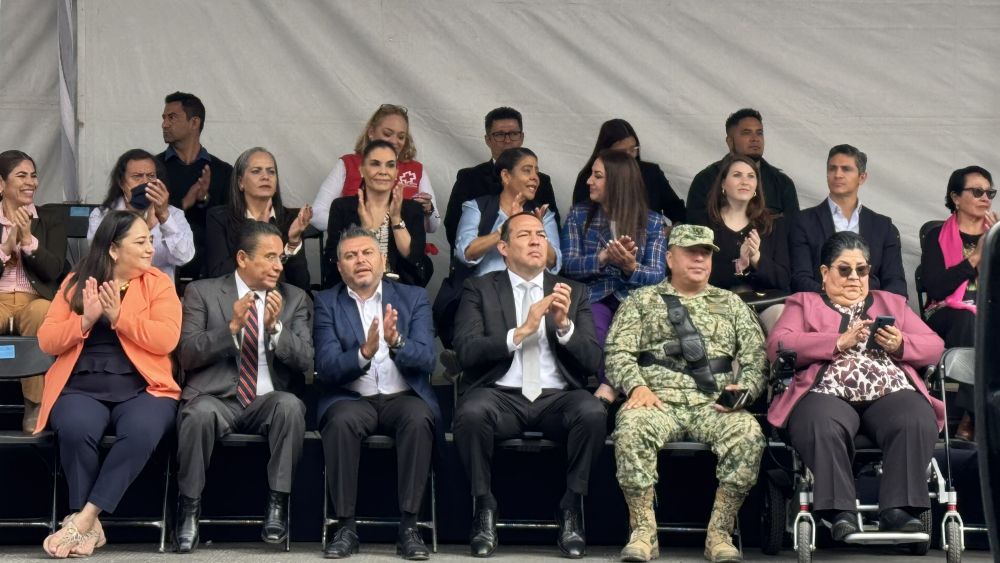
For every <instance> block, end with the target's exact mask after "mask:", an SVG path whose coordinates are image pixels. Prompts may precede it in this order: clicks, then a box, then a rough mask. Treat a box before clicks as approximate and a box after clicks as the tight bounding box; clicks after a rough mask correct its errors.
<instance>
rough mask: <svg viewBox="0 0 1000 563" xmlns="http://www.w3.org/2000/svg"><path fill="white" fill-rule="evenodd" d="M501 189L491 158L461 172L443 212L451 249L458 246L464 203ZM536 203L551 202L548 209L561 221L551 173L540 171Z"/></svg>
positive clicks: (557, 220)
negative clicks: (457, 238)
mask: <svg viewBox="0 0 1000 563" xmlns="http://www.w3.org/2000/svg"><path fill="white" fill-rule="evenodd" d="M502 191H503V186H502V185H501V184H500V176H499V175H498V174H497V173H496V169H495V167H494V166H493V161H491V160H487V161H486V162H484V163H482V164H479V165H476V166H473V167H471V168H463V169H461V170H459V171H458V176H457V177H456V178H455V185H454V187H452V188H451V197H449V198H448V208H447V209H446V210H445V213H444V230H445V234H446V235H447V236H448V244H450V245H451V246H452V248H454V247H455V237H456V236H457V232H458V222H459V221H460V220H461V219H462V204H463V203H465V202H467V201H469V200H472V199H476V198H477V197H482V196H484V195H499V194H500V192H502ZM535 202H536V203H537V204H538V205H546V204H548V206H549V209H551V210H552V212H553V213H555V214H556V223H557V224H558V223H559V208H558V207H556V194H555V192H554V191H552V178H549V175H548V174H542V173H541V172H539V173H538V192H536V194H535Z"/></svg>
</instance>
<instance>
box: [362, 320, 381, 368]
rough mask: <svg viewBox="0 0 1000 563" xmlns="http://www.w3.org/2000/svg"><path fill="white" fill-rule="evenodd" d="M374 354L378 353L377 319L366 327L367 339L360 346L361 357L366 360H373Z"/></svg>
mask: <svg viewBox="0 0 1000 563" xmlns="http://www.w3.org/2000/svg"><path fill="white" fill-rule="evenodd" d="M376 352H378V317H375V318H374V319H372V324H370V325H369V326H368V335H367V338H366V339H365V342H364V344H362V345H361V355H362V356H363V357H364V359H366V360H370V359H372V358H374V357H375V353H376Z"/></svg>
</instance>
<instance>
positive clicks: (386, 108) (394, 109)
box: [378, 104, 408, 115]
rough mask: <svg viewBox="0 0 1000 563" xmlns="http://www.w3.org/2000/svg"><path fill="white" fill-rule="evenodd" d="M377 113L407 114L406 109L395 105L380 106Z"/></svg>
mask: <svg viewBox="0 0 1000 563" xmlns="http://www.w3.org/2000/svg"><path fill="white" fill-rule="evenodd" d="M378 111H379V112H383V111H384V112H387V113H399V114H402V115H406V114H407V113H408V111H407V109H406V108H405V107H403V106H397V105H396V104H382V105H380V106H379V107H378Z"/></svg>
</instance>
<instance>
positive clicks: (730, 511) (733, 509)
mask: <svg viewBox="0 0 1000 563" xmlns="http://www.w3.org/2000/svg"><path fill="white" fill-rule="evenodd" d="M744 496H745V495H743V494H742V493H737V492H735V491H733V490H732V489H730V488H728V487H726V486H724V485H719V488H718V489H717V490H716V491H715V505H713V506H712V517H711V518H710V519H709V521H708V533H707V534H706V537H705V559H708V560H709V561H711V562H712V563H723V562H732V561H743V556H742V555H740V550H738V549H736V546H734V545H733V526H734V524H735V522H736V514H737V513H738V512H739V511H740V507H741V506H743V497H744Z"/></svg>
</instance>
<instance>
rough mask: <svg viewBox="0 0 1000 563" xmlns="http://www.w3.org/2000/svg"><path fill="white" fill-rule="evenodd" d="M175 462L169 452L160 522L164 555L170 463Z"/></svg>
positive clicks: (161, 547)
mask: <svg viewBox="0 0 1000 563" xmlns="http://www.w3.org/2000/svg"><path fill="white" fill-rule="evenodd" d="M172 461H173V453H172V452H169V451H168V452H167V462H166V468H165V469H164V470H163V507H162V509H163V510H162V512H161V514H162V516H161V520H160V549H159V552H160V553H163V552H164V551H166V549H167V498H168V496H169V494H170V463H171V462H172Z"/></svg>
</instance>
